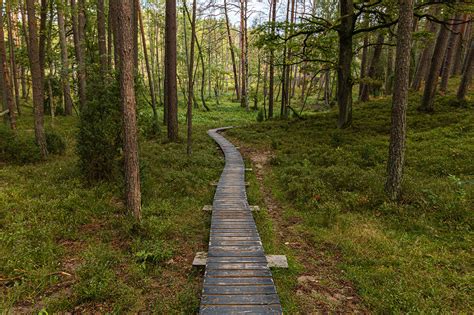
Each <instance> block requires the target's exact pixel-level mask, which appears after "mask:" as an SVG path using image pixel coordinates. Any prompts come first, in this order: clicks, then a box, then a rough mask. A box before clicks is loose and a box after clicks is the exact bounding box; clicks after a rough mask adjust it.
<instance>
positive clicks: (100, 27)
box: [97, 0, 107, 77]
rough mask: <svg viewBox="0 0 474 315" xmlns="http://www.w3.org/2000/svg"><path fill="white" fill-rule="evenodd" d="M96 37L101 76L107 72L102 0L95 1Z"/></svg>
mask: <svg viewBox="0 0 474 315" xmlns="http://www.w3.org/2000/svg"><path fill="white" fill-rule="evenodd" d="M97 39H98V44H99V45H98V46H99V64H100V72H101V74H102V77H105V74H106V73H107V39H106V30H105V5H104V0H98V1H97Z"/></svg>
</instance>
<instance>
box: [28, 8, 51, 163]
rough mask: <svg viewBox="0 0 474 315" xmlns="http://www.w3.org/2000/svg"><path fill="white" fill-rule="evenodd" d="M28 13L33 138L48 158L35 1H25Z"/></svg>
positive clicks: (44, 156)
mask: <svg viewBox="0 0 474 315" xmlns="http://www.w3.org/2000/svg"><path fill="white" fill-rule="evenodd" d="M26 9H27V13H28V33H29V35H28V38H29V40H30V42H29V44H28V57H29V60H30V69H31V77H32V82H33V109H34V121H35V137H36V142H37V144H38V146H39V148H40V152H41V156H42V157H43V158H46V157H47V156H48V149H47V148H46V136H45V133H44V107H43V81H42V80H43V75H42V74H41V67H40V62H39V59H40V58H39V44H38V31H37V24H36V23H37V22H36V12H35V1H34V0H26Z"/></svg>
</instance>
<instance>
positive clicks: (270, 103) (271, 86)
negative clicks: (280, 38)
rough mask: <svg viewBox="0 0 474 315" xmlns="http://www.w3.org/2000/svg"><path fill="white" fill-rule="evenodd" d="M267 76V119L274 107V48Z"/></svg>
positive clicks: (274, 3) (271, 52) (273, 22)
mask: <svg viewBox="0 0 474 315" xmlns="http://www.w3.org/2000/svg"><path fill="white" fill-rule="evenodd" d="M276 2H277V0H272V9H271V16H272V34H275V21H276ZM269 63H270V65H269V68H270V69H269V78H268V85H269V86H268V119H272V118H273V107H274V105H273V104H274V96H273V94H274V89H275V51H274V49H271V50H270V61H269Z"/></svg>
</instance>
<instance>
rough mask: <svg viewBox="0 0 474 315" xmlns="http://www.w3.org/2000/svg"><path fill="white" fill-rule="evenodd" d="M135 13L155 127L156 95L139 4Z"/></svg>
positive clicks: (156, 118)
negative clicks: (138, 25)
mask: <svg viewBox="0 0 474 315" xmlns="http://www.w3.org/2000/svg"><path fill="white" fill-rule="evenodd" d="M137 10H138V11H137V14H138V21H139V24H140V34H141V38H142V46H143V56H144V57H145V66H146V73H147V77H148V85H149V88H150V98H151V109H152V111H153V124H154V125H155V128H158V112H157V109H156V96H155V84H154V83H153V76H152V73H151V68H150V61H149V59H148V50H147V47H146V37H145V28H144V27H143V18H142V13H141V10H140V6H138V8H137Z"/></svg>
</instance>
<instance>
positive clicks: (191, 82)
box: [186, 0, 197, 155]
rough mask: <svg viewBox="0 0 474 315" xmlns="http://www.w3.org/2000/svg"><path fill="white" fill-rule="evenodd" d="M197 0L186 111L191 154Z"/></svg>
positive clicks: (187, 148) (192, 32)
mask: <svg viewBox="0 0 474 315" xmlns="http://www.w3.org/2000/svg"><path fill="white" fill-rule="evenodd" d="M196 7H197V3H196V0H193V15H192V20H191V48H190V52H189V65H188V104H187V105H188V108H187V112H186V119H187V128H188V132H187V139H186V152H187V154H188V155H191V154H192V152H193V149H192V148H193V137H192V134H193V99H194V73H193V72H194V42H195V37H196Z"/></svg>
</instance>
